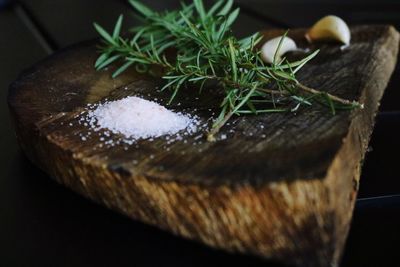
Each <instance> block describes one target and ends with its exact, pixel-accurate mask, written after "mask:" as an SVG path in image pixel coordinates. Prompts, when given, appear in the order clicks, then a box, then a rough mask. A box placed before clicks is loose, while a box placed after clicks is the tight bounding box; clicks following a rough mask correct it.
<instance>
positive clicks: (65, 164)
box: [8, 26, 399, 266]
mask: <svg viewBox="0 0 400 267" xmlns="http://www.w3.org/2000/svg"><path fill="white" fill-rule="evenodd" d="M279 33H280V32H279V31H268V32H265V33H264V34H265V36H266V38H270V37H272V36H275V35H277V34H279ZM303 34H304V31H303V30H294V31H292V32H291V35H292V37H293V38H294V39H296V41H297V42H298V43H299V44H300V46H303V47H304V46H306V43H305V40H304V38H303V37H302V36H303ZM352 41H353V43H352V45H351V46H350V47H349V48H348V49H346V50H344V51H341V50H340V48H339V46H338V45H334V44H316V45H314V46H313V47H311V48H312V49H314V48H316V47H318V48H320V49H321V53H320V54H319V55H318V57H317V58H316V59H315V60H313V61H312V62H310V64H308V65H307V66H306V67H305V68H304V69H303V70H302V71H301V73H299V76H298V78H299V80H300V81H301V82H302V83H304V84H306V85H308V86H311V87H314V88H318V89H321V90H326V91H328V92H330V93H334V94H336V95H339V96H341V97H344V98H348V99H351V100H358V101H360V102H362V103H363V104H364V105H365V108H364V109H363V110H355V111H352V112H339V113H338V114H337V115H336V116H332V115H330V113H329V112H328V111H327V110H326V108H325V107H318V106H314V107H312V108H307V109H303V110H301V111H299V112H297V113H288V114H273V115H266V116H245V117H240V118H236V119H235V121H234V122H233V123H232V124H230V125H229V126H228V127H225V128H224V129H223V130H222V132H221V135H222V134H224V135H227V139H224V140H219V141H217V142H216V143H208V142H206V141H205V140H204V138H203V137H202V136H201V135H199V134H195V135H191V136H188V137H187V138H185V140H184V141H176V142H172V143H170V142H168V140H166V139H165V138H159V139H156V140H153V141H149V140H141V141H138V142H137V143H136V144H135V145H131V146H128V145H124V144H120V145H116V146H104V145H103V146H101V147H100V146H99V144H100V143H101V142H100V141H99V140H100V138H101V134H102V133H101V132H100V133H93V134H91V135H90V137H89V138H88V139H87V140H86V141H82V139H81V137H82V134H86V133H87V131H88V129H87V127H86V126H84V125H83V124H79V123H78V119H79V116H80V114H81V112H85V108H86V105H87V104H88V103H95V102H98V101H100V102H101V101H104V100H105V99H106V98H107V99H119V98H121V97H123V96H127V95H141V96H143V97H145V98H149V99H152V98H154V97H156V98H158V99H161V102H162V103H163V101H165V100H166V99H167V97H168V95H165V93H159V92H158V91H157V90H155V88H156V87H159V86H160V85H161V80H160V79H155V78H153V77H149V76H145V75H140V74H138V73H135V72H134V71H131V72H127V73H125V74H124V75H122V76H120V77H119V78H118V79H115V80H113V79H112V78H111V77H110V73H112V69H110V70H108V71H102V72H96V71H95V70H94V69H93V63H94V60H95V59H96V56H97V54H96V47H95V45H96V44H95V43H94V42H87V43H82V44H79V45H75V46H72V47H70V48H68V49H66V50H64V51H62V52H59V53H57V54H55V55H54V56H52V57H50V58H48V59H46V60H44V61H42V62H40V63H39V64H37V65H35V66H34V67H32V68H30V69H28V70H26V71H25V72H24V73H22V75H21V76H20V77H19V79H18V80H17V81H15V82H14V83H13V84H12V85H11V88H10V91H9V97H8V102H9V106H10V112H11V114H12V117H13V119H14V123H15V130H16V133H17V137H18V141H19V144H20V146H21V148H22V149H23V151H24V152H25V153H26V154H27V155H28V157H29V158H30V159H31V160H32V161H33V162H34V163H35V164H37V165H38V166H39V167H41V168H42V169H43V170H45V171H46V172H47V173H49V174H50V175H51V177H53V178H54V179H55V180H57V181H58V182H59V183H61V184H63V185H65V186H67V187H69V188H71V189H72V190H74V191H76V192H78V193H80V194H82V195H84V196H86V197H88V198H90V199H92V200H94V201H96V202H98V203H101V204H103V205H105V206H107V207H109V208H111V209H114V210H116V211H119V212H121V213H123V214H126V215H127V216H130V217H132V218H134V219H138V220H141V221H143V222H145V223H149V224H152V225H155V226H157V227H160V228H162V229H166V230H168V231H171V232H173V233H175V234H178V235H181V236H184V237H187V238H190V239H195V240H198V241H201V242H204V243H206V244H208V245H210V246H214V247H218V248H223V249H226V250H228V251H239V252H243V253H251V254H256V255H259V256H262V257H267V258H272V259H277V260H280V261H282V262H284V263H288V264H294V265H298V266H330V265H333V266H335V265H336V264H337V263H338V260H339V259H340V254H341V251H342V248H343V245H344V242H345V239H346V236H347V232H348V228H349V222H350V219H351V214H352V210H353V206H354V201H355V197H356V193H357V189H358V183H359V175H360V168H361V163H362V160H363V157H364V154H365V151H366V148H367V145H368V141H369V136H370V134H371V132H372V129H373V124H374V117H375V114H376V111H377V109H378V106H379V100H380V98H381V96H382V94H383V91H384V89H385V87H386V85H387V82H388V80H389V78H390V75H391V73H392V71H393V69H394V66H395V61H396V57H397V52H398V45H399V35H398V33H397V32H396V31H395V30H394V29H393V28H392V27H389V26H358V27H354V28H352ZM291 56H292V57H293V58H294V57H296V56H298V55H291ZM190 89H191V88H187V90H186V91H185V93H183V94H181V95H180V96H179V97H180V98H179V99H178V101H176V102H175V104H173V105H172V106H171V108H172V109H175V110H184V111H186V112H189V113H193V112H194V111H193V108H196V114H197V115H199V116H200V118H201V119H202V120H203V121H204V122H206V121H207V119H208V118H209V117H210V115H211V113H212V112H213V110H215V109H217V104H218V102H219V99H218V94H215V95H213V94H209V97H208V98H201V99H202V101H201V102H198V103H197V104H196V107H193V102H191V101H190V100H188V99H189V98H190V97H194V94H196V92H197V91H196V90H194V89H193V88H192V89H193V90H190ZM164 103H165V102H164ZM261 125H262V126H263V128H262V127H260V126H261ZM111 138H113V139H114V140H115V141H117V140H118V139H119V138H120V136H117V135H112V136H111Z"/></svg>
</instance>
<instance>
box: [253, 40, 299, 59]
mask: <svg viewBox="0 0 400 267" xmlns="http://www.w3.org/2000/svg"><path fill="white" fill-rule="evenodd" d="M282 37H283V36H278V37H275V38H273V39H271V40H269V41H267V42H266V43H265V44H264V45H263V46H262V47H261V58H262V59H263V60H264V62H266V63H271V64H272V63H273V62H274V56H275V53H276V50H277V49H278V46H279V42H280V41H281V39H282ZM283 38H284V39H283V40H282V44H281V47H280V49H279V51H278V53H277V54H276V57H275V60H276V62H279V61H281V60H282V55H284V54H285V53H287V52H289V51H294V50H297V45H296V43H295V42H294V41H293V40H292V39H291V38H289V37H283Z"/></svg>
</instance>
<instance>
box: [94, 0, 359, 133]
mask: <svg viewBox="0 0 400 267" xmlns="http://www.w3.org/2000/svg"><path fill="white" fill-rule="evenodd" d="M129 2H130V4H131V5H132V7H133V8H134V9H135V10H136V11H137V13H139V15H140V18H141V20H142V21H143V24H142V25H140V26H137V27H134V28H131V29H130V31H129V32H130V33H131V35H130V36H129V37H125V36H122V35H121V27H122V23H123V16H122V15H121V16H120V17H119V18H118V20H117V23H116V25H115V27H114V30H113V32H112V33H111V34H110V33H108V32H107V31H106V30H104V29H103V28H102V27H101V26H100V25H98V24H96V23H95V24H94V26H95V28H96V30H97V32H98V33H99V34H100V36H101V37H102V40H103V46H102V48H101V55H100V56H99V57H98V59H97V61H96V63H95V67H96V69H98V70H99V69H103V68H105V67H107V66H108V65H110V64H115V63H117V62H118V64H121V65H120V66H119V67H118V68H117V70H116V71H115V72H114V73H113V77H116V76H118V75H119V74H121V73H122V72H124V71H125V70H126V69H128V68H129V67H133V66H134V67H135V68H136V70H137V71H140V72H146V71H147V70H149V68H150V66H151V65H158V66H160V67H162V69H163V70H164V75H163V77H162V78H163V79H165V80H166V83H165V86H164V87H163V88H162V90H170V91H171V92H172V94H171V99H170V102H171V101H173V100H174V98H175V96H176V95H177V94H178V93H179V91H180V90H181V89H182V88H184V87H185V85H186V84H194V85H196V86H197V87H198V88H199V92H203V94H204V90H203V87H205V86H206V84H207V83H210V82H214V83H215V82H216V83H218V84H219V86H220V88H221V94H222V97H221V111H220V114H219V116H218V117H217V118H216V119H215V121H214V123H213V126H212V128H211V129H210V130H209V132H208V135H207V139H208V140H209V141H214V140H215V135H216V134H217V133H218V132H219V130H220V129H221V128H222V127H223V126H224V125H225V123H226V122H227V121H229V119H231V117H232V116H234V115H240V114H261V113H273V112H286V111H291V110H292V111H294V110H297V109H298V108H299V107H300V106H301V105H310V104H312V102H315V101H324V102H325V104H327V105H328V106H329V107H330V109H331V111H332V113H333V114H334V113H335V110H336V108H337V107H338V108H346V109H351V108H356V107H361V105H360V104H359V103H357V102H351V101H349V100H345V99H342V98H339V97H337V96H333V95H331V94H327V93H326V92H322V91H318V90H316V89H312V88H309V87H307V86H304V85H302V84H301V83H299V82H298V81H297V80H296V76H295V74H296V73H297V72H298V71H299V70H300V69H301V68H302V67H303V66H304V65H305V64H306V63H307V62H308V61H310V60H311V59H312V58H314V57H315V56H316V55H317V53H318V51H315V52H314V53H312V54H310V55H308V56H307V57H305V58H304V59H302V60H300V61H296V62H292V63H289V62H288V61H287V60H282V61H281V62H278V63H277V62H274V63H273V64H271V65H269V64H268V65H267V64H265V63H264V62H263V60H262V59H261V56H260V52H259V51H258V50H257V49H256V46H257V44H259V42H260V41H261V40H262V36H261V35H260V34H259V33H255V34H253V35H251V36H249V37H246V38H243V39H240V40H239V39H237V38H235V37H234V35H233V34H232V31H231V25H232V24H233V23H234V22H235V20H236V19H237V17H238V15H239V9H238V8H237V9H234V10H232V4H233V0H219V1H217V2H216V3H215V4H214V5H213V6H212V7H210V9H208V10H207V9H206V8H205V7H204V4H203V2H202V0H193V3H191V4H189V5H187V4H184V3H182V6H181V9H180V10H175V11H164V12H156V11H153V10H151V9H150V8H148V7H147V6H145V5H143V4H142V3H140V2H139V1H137V0H130V1H129ZM285 35H286V34H285ZM285 35H284V36H285ZM282 40H283V38H282ZM282 40H281V41H282ZM279 47H280V46H278V48H277V51H278V50H279ZM171 48H172V49H174V50H175V51H176V55H177V56H176V59H174V60H170V59H167V56H166V51H167V50H168V49H171ZM267 88H271V89H267ZM306 94H311V95H313V96H319V97H317V98H314V97H306V96H305V95H306ZM282 99H284V100H285V101H280V100H282Z"/></svg>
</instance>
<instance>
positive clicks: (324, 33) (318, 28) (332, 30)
mask: <svg viewBox="0 0 400 267" xmlns="http://www.w3.org/2000/svg"><path fill="white" fill-rule="evenodd" d="M306 38H307V40H308V41H309V42H313V41H318V40H331V41H339V42H341V43H343V44H345V45H349V44H350V38H351V37H350V29H349V27H348V26H347V24H346V22H344V20H342V19H341V18H339V17H337V16H334V15H329V16H326V17H323V18H322V19H320V20H319V21H317V23H315V24H314V26H312V27H311V29H310V30H309V31H308V32H307V34H306Z"/></svg>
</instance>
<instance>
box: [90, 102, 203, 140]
mask: <svg viewBox="0 0 400 267" xmlns="http://www.w3.org/2000/svg"><path fill="white" fill-rule="evenodd" d="M87 120H88V121H89V122H91V123H90V125H91V126H92V127H93V126H95V127H97V128H105V129H108V130H110V131H111V132H113V133H121V134H123V135H125V136H126V137H128V138H133V139H141V138H151V137H160V136H162V135H172V134H176V133H177V132H179V131H181V130H184V129H186V130H187V131H188V132H195V131H196V129H197V127H196V124H197V121H196V119H194V118H191V117H190V116H188V115H184V114H182V113H176V112H173V111H171V110H168V109H166V108H165V107H163V106H161V105H159V104H157V103H155V102H153V101H148V100H145V99H142V98H140V97H134V96H130V97H126V98H123V99H120V100H116V101H110V102H106V103H104V104H99V105H98V106H97V107H96V109H94V110H91V111H89V112H88V116H87ZM94 121H95V122H96V123H94ZM104 135H106V136H109V133H107V132H105V133H104Z"/></svg>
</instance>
